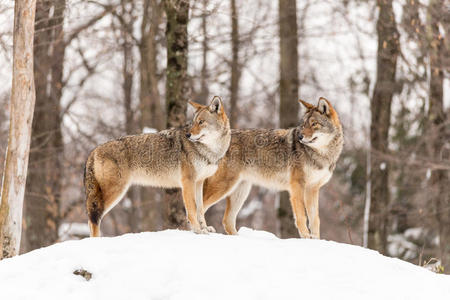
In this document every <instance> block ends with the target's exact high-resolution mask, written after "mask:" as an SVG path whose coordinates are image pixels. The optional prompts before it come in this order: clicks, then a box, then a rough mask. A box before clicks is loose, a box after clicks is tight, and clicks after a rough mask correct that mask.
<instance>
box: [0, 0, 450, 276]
mask: <svg viewBox="0 0 450 300" xmlns="http://www.w3.org/2000/svg"><path fill="white" fill-rule="evenodd" d="M13 5H14V3H13V1H9V0H0V66H1V68H0V82H1V83H2V84H1V85H0V107H1V109H0V153H2V156H0V163H1V164H2V165H3V160H4V156H3V153H5V148H6V145H7V134H8V111H9V107H8V105H9V93H10V88H11V68H12V65H11V63H12V44H13V40H12V25H13ZM449 30H450V5H449V3H448V2H447V1H445V0H429V1H425V0H421V1H417V0H393V1H392V0H378V1H365V0H337V1H336V0H304V1H295V0H279V1H273V0H272V1H271V0H255V1H237V0H226V1H224V0H222V1H220V0H210V1H207V0H190V1H189V0H115V1H106V0H105V1H77V0H74V1H69V0H38V1H37V11H36V22H35V31H36V32H35V38H34V42H35V45H34V47H35V49H34V63H35V66H34V75H35V85H36V108H35V113H34V120H33V128H32V129H33V132H32V142H31V153H30V161H29V170H28V178H27V185H26V195H25V210H24V221H23V230H24V231H23V236H22V250H21V251H22V252H27V251H30V250H33V249H36V248H40V247H43V246H47V245H50V244H53V243H55V242H58V241H62V240H67V239H76V238H82V237H85V236H88V235H89V231H88V228H87V216H86V212H85V206H84V200H85V198H84V187H83V168H84V163H85V161H86V159H87V156H88V154H89V152H90V151H92V149H94V148H95V147H96V146H97V145H99V144H101V143H104V142H106V141H108V140H110V139H114V138H118V137H120V136H123V135H128V134H138V133H142V132H153V131H155V130H161V129H164V128H166V127H171V126H179V125H182V123H184V122H187V121H189V120H190V118H191V117H192V113H193V112H192V110H191V109H187V105H186V102H187V100H189V99H192V100H194V101H197V102H199V103H207V102H209V100H210V99H211V97H212V96H213V95H219V96H221V97H222V98H223V99H224V101H225V107H226V109H227V112H228V116H229V117H230V120H231V125H232V128H255V127H263V128H279V127H281V128H287V127H292V126H296V125H297V124H298V121H299V120H300V117H301V115H302V113H303V111H302V108H300V106H299V105H298V103H297V99H298V98H301V99H303V100H306V101H309V102H311V103H314V104H315V103H316V102H317V100H318V98H319V97H321V96H323V97H326V98H327V99H329V100H330V101H331V103H332V104H333V105H334V106H335V109H336V110H337V111H338V113H339V115H340V118H341V122H342V124H343V127H344V135H345V146H344V151H343V153H342V155H341V158H340V160H339V162H338V164H337V168H336V170H335V172H334V175H333V177H332V179H331V181H330V182H329V183H328V184H327V185H326V186H325V187H324V188H322V190H321V194H320V216H321V233H322V238H323V239H327V240H334V241H338V242H343V243H349V244H354V245H364V246H368V247H370V248H372V249H375V250H378V251H380V252H381V253H383V254H386V255H389V256H394V257H399V258H401V259H404V260H407V261H410V262H412V263H415V264H419V265H426V266H428V267H429V268H434V269H435V270H436V271H441V272H442V271H443V270H445V273H449V271H450V180H449V176H450V84H449V83H450V81H449V71H450V38H449V36H448V34H449ZM174 107H175V108H176V109H174ZM0 172H1V171H0ZM224 204H225V203H224V201H222V202H219V203H218V204H217V205H216V206H214V207H213V208H211V209H210V210H209V211H208V213H207V221H208V223H209V224H210V225H213V226H214V227H215V228H216V229H217V230H218V231H219V232H223V229H222V225H221V220H222V216H223V212H224ZM177 214H178V217H177ZM180 215H181V217H179V216H180ZM183 223H184V211H183V206H182V203H181V200H180V197H179V193H178V192H177V191H176V190H169V191H163V190H160V189H156V188H143V187H134V188H131V189H130V190H129V192H128V193H127V195H126V196H125V198H124V199H123V200H122V201H121V202H120V203H119V204H118V205H117V207H116V208H114V209H113V210H112V211H111V212H110V213H109V214H108V215H107V216H106V217H105V219H104V220H103V222H102V231H103V235H106V236H115V235H120V234H124V233H129V232H141V231H154V230H162V229H166V228H183V227H184V226H185V224H183ZM241 226H247V227H251V228H254V229H261V230H267V231H270V232H273V233H275V234H277V235H278V236H280V237H283V238H287V237H298V234H297V231H296V229H295V227H294V222H293V219H292V215H291V212H290V208H289V202H288V199H287V198H286V195H285V194H283V193H281V194H280V193H278V192H274V191H269V190H267V189H265V188H263V187H253V189H252V192H251V194H250V196H249V198H248V200H247V202H246V204H245V205H244V207H243V209H242V211H241V212H240V214H239V216H238V227H241Z"/></svg>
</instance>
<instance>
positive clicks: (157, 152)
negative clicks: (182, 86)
mask: <svg viewBox="0 0 450 300" xmlns="http://www.w3.org/2000/svg"><path fill="white" fill-rule="evenodd" d="M189 103H190V104H191V105H192V106H193V107H194V108H195V110H196V112H195V115H194V119H193V121H192V125H191V126H190V127H185V128H181V129H168V130H164V131H161V132H159V133H150V134H140V135H133V136H126V137H122V138H119V139H117V140H114V141H110V142H107V143H105V144H103V145H100V146H98V147H97V148H95V149H94V150H93V151H92V152H91V153H90V155H89V157H88V159H87V162H86V166H85V176H84V178H85V180H84V185H85V188H86V207H87V213H88V216H89V221H88V222H89V227H90V232H91V236H99V235H100V222H101V220H102V218H103V217H104V216H105V215H106V214H107V213H108V211H109V210H111V209H112V208H113V207H114V206H115V205H116V204H117V203H118V202H119V201H120V200H121V198H122V197H123V196H124V194H125V192H126V191H127V190H128V187H129V186H130V185H133V184H139V185H149V186H156V187H163V188H175V187H181V188H182V194H183V201H184V205H185V208H186V213H187V218H188V221H189V223H190V226H191V229H192V230H193V231H194V232H197V233H206V232H208V230H212V228H211V227H209V228H208V227H207V225H206V222H205V219H204V217H203V214H202V213H201V212H202V202H203V200H202V190H203V181H204V180H205V179H206V178H207V177H209V176H211V175H213V174H214V172H216V170H217V167H218V162H219V160H220V159H221V158H222V157H223V156H224V155H225V152H226V151H227V149H228V147H229V145H230V124H229V121H228V118H227V115H226V113H225V110H224V108H223V103H222V100H221V99H220V98H219V97H217V96H216V97H214V98H213V100H212V101H211V104H210V105H209V106H204V105H200V104H197V103H194V102H189Z"/></svg>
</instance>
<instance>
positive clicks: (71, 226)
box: [58, 223, 89, 241]
mask: <svg viewBox="0 0 450 300" xmlns="http://www.w3.org/2000/svg"><path fill="white" fill-rule="evenodd" d="M58 236H59V240H60V241H67V240H69V239H72V240H73V239H78V238H79V237H88V236H89V226H88V224H87V223H62V224H61V225H60V226H59V228H58Z"/></svg>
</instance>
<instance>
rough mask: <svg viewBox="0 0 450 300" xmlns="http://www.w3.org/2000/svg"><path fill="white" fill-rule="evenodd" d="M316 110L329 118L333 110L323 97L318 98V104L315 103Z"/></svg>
mask: <svg viewBox="0 0 450 300" xmlns="http://www.w3.org/2000/svg"><path fill="white" fill-rule="evenodd" d="M317 108H318V109H319V112H320V113H322V114H325V115H327V116H329V115H330V114H331V112H332V111H333V110H334V109H333V107H332V106H331V103H330V101H328V100H327V99H325V98H324V97H320V98H319V103H317Z"/></svg>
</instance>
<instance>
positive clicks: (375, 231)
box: [368, 0, 399, 254]
mask: <svg viewBox="0 0 450 300" xmlns="http://www.w3.org/2000/svg"><path fill="white" fill-rule="evenodd" d="M378 6H379V9H380V13H379V17H378V21H377V33H378V50H377V77H376V83H375V88H374V91H373V97H372V102H371V113H372V123H371V126H370V143H371V168H370V169H371V173H370V182H371V192H370V194H371V202H370V216H369V232H368V247H369V248H371V249H375V250H378V251H379V252H380V253H382V254H384V253H386V239H387V221H388V210H387V206H388V203H389V187H388V174H389V173H388V172H389V164H388V162H387V161H386V160H383V159H382V158H380V154H385V153H387V151H388V142H389V141H388V133H389V127H390V119H391V102H392V97H393V95H394V91H395V72H396V66H397V56H398V53H399V34H398V31H397V27H396V23H395V16H394V11H393V9H392V0H378Z"/></svg>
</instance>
